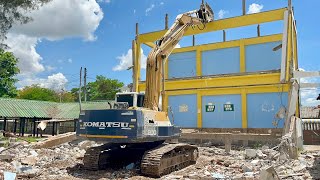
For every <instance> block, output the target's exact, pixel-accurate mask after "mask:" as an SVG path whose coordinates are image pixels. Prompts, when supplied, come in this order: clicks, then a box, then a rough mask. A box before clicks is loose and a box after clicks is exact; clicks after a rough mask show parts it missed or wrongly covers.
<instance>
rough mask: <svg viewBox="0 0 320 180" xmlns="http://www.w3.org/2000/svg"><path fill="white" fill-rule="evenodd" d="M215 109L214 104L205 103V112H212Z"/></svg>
mask: <svg viewBox="0 0 320 180" xmlns="http://www.w3.org/2000/svg"><path fill="white" fill-rule="evenodd" d="M215 109H216V106H215V105H206V112H214V110H215Z"/></svg>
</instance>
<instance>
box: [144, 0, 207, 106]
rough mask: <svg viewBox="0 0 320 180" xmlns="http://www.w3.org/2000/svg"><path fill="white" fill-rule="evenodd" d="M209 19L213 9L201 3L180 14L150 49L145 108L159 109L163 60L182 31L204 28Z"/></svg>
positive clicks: (180, 36) (177, 40)
mask: <svg viewBox="0 0 320 180" xmlns="http://www.w3.org/2000/svg"><path fill="white" fill-rule="evenodd" d="M211 21H213V11H212V9H211V8H210V6H209V5H208V4H207V3H206V4H201V6H200V9H199V10H194V11H189V12H186V13H183V14H180V15H178V16H177V18H176V21H175V22H174V24H173V25H172V26H171V28H170V29H169V30H168V31H167V32H166V33H165V35H164V36H163V37H162V38H161V39H160V40H159V41H158V43H157V46H156V47H154V48H153V49H152V50H151V52H150V53H149V55H148V59H147V74H146V77H147V78H146V93H145V99H144V107H145V108H148V109H151V110H155V111H158V110H159V97H160V92H161V89H162V88H161V81H162V77H163V76H164V70H163V65H164V61H165V60H166V59H167V58H168V57H169V55H170V54H171V52H172V51H173V49H174V48H175V46H176V45H177V44H178V43H179V41H180V40H181V38H182V37H183V35H184V33H185V32H186V31H187V30H188V28H189V27H191V26H198V27H199V26H203V27H201V28H204V27H205V24H206V23H208V22H211ZM199 28H200V27H199Z"/></svg>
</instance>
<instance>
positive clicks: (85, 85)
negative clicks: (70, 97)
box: [83, 68, 87, 102]
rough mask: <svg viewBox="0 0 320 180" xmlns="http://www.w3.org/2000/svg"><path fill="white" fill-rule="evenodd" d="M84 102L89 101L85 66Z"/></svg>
mask: <svg viewBox="0 0 320 180" xmlns="http://www.w3.org/2000/svg"><path fill="white" fill-rule="evenodd" d="M83 91H84V102H87V68H84V89H83Z"/></svg>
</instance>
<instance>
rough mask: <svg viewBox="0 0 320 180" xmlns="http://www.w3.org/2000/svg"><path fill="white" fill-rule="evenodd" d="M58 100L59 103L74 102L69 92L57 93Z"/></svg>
mask: <svg viewBox="0 0 320 180" xmlns="http://www.w3.org/2000/svg"><path fill="white" fill-rule="evenodd" d="M60 98H61V102H75V97H74V95H73V94H72V93H71V92H63V93H59V99H60ZM59 102H60V100H59Z"/></svg>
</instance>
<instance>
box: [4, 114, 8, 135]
mask: <svg viewBox="0 0 320 180" xmlns="http://www.w3.org/2000/svg"><path fill="white" fill-rule="evenodd" d="M6 130H7V118H6V117H4V119H3V131H4V132H3V136H4V135H5V132H6Z"/></svg>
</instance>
